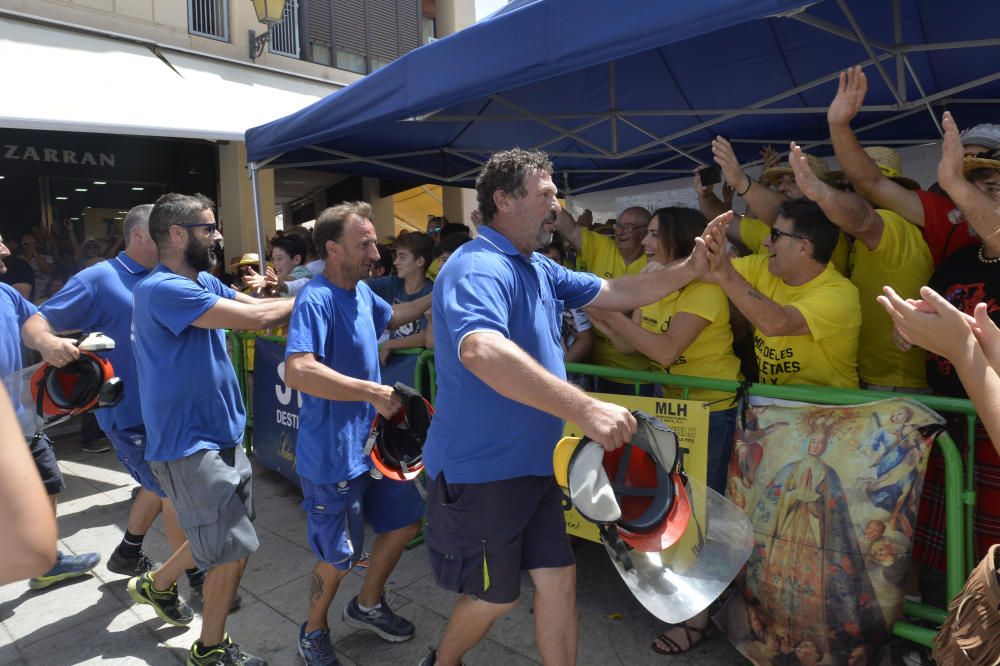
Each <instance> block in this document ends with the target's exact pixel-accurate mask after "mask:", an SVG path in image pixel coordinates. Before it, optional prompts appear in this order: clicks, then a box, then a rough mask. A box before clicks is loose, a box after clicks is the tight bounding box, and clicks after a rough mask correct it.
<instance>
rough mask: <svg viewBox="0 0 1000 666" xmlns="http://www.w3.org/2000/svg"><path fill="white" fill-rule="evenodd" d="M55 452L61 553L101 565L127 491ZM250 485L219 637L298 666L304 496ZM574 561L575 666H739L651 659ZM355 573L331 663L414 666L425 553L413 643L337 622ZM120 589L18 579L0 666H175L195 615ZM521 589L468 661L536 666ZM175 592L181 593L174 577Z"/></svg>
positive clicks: (727, 650) (108, 577)
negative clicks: (161, 613)
mask: <svg viewBox="0 0 1000 666" xmlns="http://www.w3.org/2000/svg"><path fill="white" fill-rule="evenodd" d="M56 449H57V453H58V456H59V459H60V461H61V463H60V464H61V465H62V469H63V472H64V474H65V476H66V482H67V484H68V488H67V490H66V491H65V492H64V493H63V494H62V495H61V496H60V504H59V537H60V548H61V549H63V550H64V551H70V552H73V553H80V552H85V551H92V550H93V551H97V552H99V553H101V554H102V556H103V557H105V558H106V557H107V555H108V554H110V552H111V550H112V549H113V548H114V547H115V546H116V545H117V544H118V542H119V541H120V539H121V536H122V534H123V533H124V528H125V524H126V521H127V516H128V508H129V502H130V498H131V491H132V488H133V487H134V486H135V484H134V482H133V481H132V479H131V478H130V477H129V476H128V475H127V474H126V473H125V472H124V471H122V469H121V467H120V466H119V465H118V462H117V459H116V458H115V456H114V454H113V453H110V452H109V453H102V454H85V453H82V452H80V449H79V440H78V437H77V435H76V434H75V433H74V432H72V430H70V431H68V432H65V431H64V434H63V435H61V436H60V437H58V438H57V445H56ZM254 483H255V485H254V490H255V496H256V497H255V501H256V507H257V515H258V518H257V522H256V527H257V531H258V535H259V537H260V543H261V547H260V550H259V551H258V552H257V553H255V554H254V556H253V557H251V558H250V562H249V565H248V566H247V571H246V575H245V576H244V578H243V581H242V585H241V587H240V593H241V594H242V596H243V606H242V608H241V609H240V610H239V611H238V612H236V613H234V614H233V615H231V616H230V620H229V623H228V625H227V628H228V631H229V633H230V635H231V636H232V638H233V640H235V641H236V642H238V643H240V644H241V645H242V646H243V647H244V648H246V649H247V650H248V651H249V652H251V653H253V654H256V655H258V656H260V657H264V658H266V659H267V660H268V661H269V662H270V664H272V666H286V665H287V666H292V665H295V664H301V660H300V658H299V656H298V653H297V651H296V639H297V637H298V628H299V624H300V623H301V622H302V621H303V620H304V618H305V609H306V599H307V595H308V590H309V582H310V572H311V570H312V566H313V564H314V563H315V559H314V557H313V555H312V552H311V551H310V550H309V548H308V544H307V542H306V527H305V517H304V514H303V512H302V511H301V509H300V508H299V506H298V503H299V501H300V500H301V496H300V495H299V492H298V489H297V488H296V487H294V486H293V485H292V484H291V483H289V482H288V481H286V480H285V479H284V478H283V477H281V476H279V475H277V474H275V473H272V472H269V471H268V470H264V469H262V468H259V467H255V478H254ZM159 526H160V524H159V521H157V523H156V526H155V527H154V529H153V530H152V531H151V532H150V534H149V535H147V537H146V541H145V544H144V549H145V550H146V552H147V553H148V554H149V555H150V556H151V557H153V558H155V559H163V558H165V557H166V556H167V555H168V551H169V549H168V547H167V544H166V540H165V538H164V536H163V533H162V531H161V530H160V529H159ZM369 537H370V535H369ZM368 543H369V544H370V543H371V541H370V539H369V541H368ZM577 558H578V577H579V583H578V591H577V594H578V607H579V615H580V651H579V663H580V664H582V665H590V664H593V665H598V664H600V665H602V666H603V665H605V664H628V665H630V666H631V665H636V664H665V663H670V664H671V665H676V666H684V665H687V664H712V665H713V666H728V665H730V664H732V665H737V664H743V663H744V661H743V659H742V658H741V657H740V656H739V654H738V653H737V652H736V651H735V650H734V649H733V648H732V647H730V646H729V644H728V643H727V642H726V641H725V639H723V638H721V637H718V636H716V637H713V638H711V639H709V640H707V641H705V642H704V643H702V644H701V645H699V646H697V647H696V648H695V649H693V650H692V651H691V652H689V653H687V654H685V655H682V656H675V657H664V656H660V655H657V654H655V653H654V652H652V651H651V650H650V647H649V645H650V642H651V640H652V638H653V636H654V635H655V634H656V633H657V631H659V630H661V629H662V627H661V625H660V623H659V622H658V621H657V620H655V619H654V618H653V617H652V616H650V615H649V614H648V613H647V612H646V611H645V610H643V608H642V607H641V606H640V605H639V604H638V602H636V601H635V600H634V599H633V598H632V597H631V595H630V594H629V593H628V591H627V590H626V588H625V586H624V585H623V584H622V583H621V581H620V579H619V578H618V576H617V574H616V573H615V572H614V570H613V568H612V567H611V564H610V562H609V561H608V559H607V556H606V555H605V553H604V551H603V548H601V547H600V546H598V545H596V544H589V543H581V544H579V546H578V549H577ZM363 575H364V573H363V570H355V571H354V572H352V573H351V574H350V575H348V576H347V577H346V578H345V579H344V582H343V584H342V585H341V589H340V591H339V592H338V595H337V598H336V599H335V600H334V606H333V607H332V608H331V613H330V615H331V617H330V625H331V634H332V640H333V643H334V647H335V649H336V652H337V656H338V658H339V659H340V661H341V663H343V664H345V665H351V664H358V665H368V664H398V665H409V664H416V663H417V662H418V661H419V660H420V659H421V658H422V657H423V656H424V655H425V654H426V652H427V648H428V647H429V646H431V645H434V644H435V643H436V641H437V639H438V638H439V637H440V635H441V633H442V632H443V630H444V627H445V624H446V622H447V617H448V614H449V612H450V610H451V606H452V604H453V603H454V600H455V596H454V595H452V594H451V593H448V592H445V591H442V590H441V589H439V588H438V587H437V586H436V585H435V584H434V580H433V578H432V576H431V575H430V571H429V569H428V566H427V562H426V553H425V551H424V547H423V546H419V547H416V548H414V549H412V550H410V551H407V552H406V553H404V555H403V558H402V560H401V562H400V564H399V566H398V567H397V568H396V571H395V572H394V573H393V575H392V577H391V578H390V580H389V585H388V590H387V593H388V598H389V603H390V605H391V606H392V607H393V609H394V610H396V611H397V612H398V613H399V614H401V615H403V616H404V617H406V618H407V619H409V620H411V621H412V622H413V623H414V624H415V625H416V627H417V635H416V637H415V638H414V639H413V640H412V641H409V642H407V643H401V644H400V643H397V644H390V643H385V642H383V641H381V640H380V639H378V638H377V637H376V636H374V635H373V634H370V633H367V632H362V631H357V630H354V629H351V628H349V627H347V626H346V625H344V624H343V623H342V622H341V621H340V617H339V616H340V610H341V608H342V607H343V605H344V604H345V603H346V602H347V601H348V600H349V599H350V598H351V597H352V596H353V595H354V594H356V593H357V591H358V590H359V589H360V586H361V580H362V576H363ZM126 580H127V579H126V578H125V577H123V576H119V575H117V574H113V573H111V572H109V571H108V570H107V569H106V568H105V567H104V563H103V561H102V563H101V564H100V565H98V567H97V568H96V569H95V570H94V572H93V575H91V576H85V577H82V578H77V579H74V580H70V581H65V582H63V583H61V584H59V585H56V586H53V587H52V588H49V589H48V590H42V591H39V592H33V591H31V590H29V589H28V585H27V582H21V583H14V584H11V585H7V586H4V587H0V665H7V664H12V665H13V664H17V665H32V666H35V665H37V666H63V665H70V664H97V663H101V664H164V665H168V664H171V665H173V664H178V663H183V661H184V660H185V659H186V657H187V653H188V650H189V648H190V646H191V643H192V642H194V640H195V639H196V638H197V636H198V631H199V627H200V618H199V617H196V618H195V620H194V622H193V623H192V624H191V626H190V627H187V628H180V627H171V626H169V625H164V624H163V623H162V622H160V620H159V619H158V618H157V617H156V615H155V614H154V613H153V611H152V609H150V608H149V607H148V606H138V605H135V604H133V603H132V601H131V599H129V596H128V593H127V592H126V590H125V583H126ZM523 590H524V593H523V595H522V598H521V603H520V604H519V605H518V607H517V608H516V609H515V610H514V611H513V612H511V613H510V614H508V615H507V616H506V617H504V618H502V619H501V620H500V621H499V622H497V624H496V626H494V627H493V629H492V631H491V632H490V634H489V636H488V637H487V639H486V640H485V641H484V642H483V643H481V644H480V645H479V646H478V647H477V648H476V649H475V650H474V651H472V652H471V653H469V654H468V655H467V656H466V659H465V661H466V663H467V664H469V665H470V666H473V665H479V666H484V665H491V666H492V665H494V664H503V665H505V666H506V665H511V666H521V665H525V666H527V665H530V664H538V663H540V660H539V656H538V650H537V649H536V647H535V640H534V627H533V622H532V615H531V599H532V589H531V582H530V579H529V578H528V576H527V575H525V576H524V582H523ZM181 596H182V597H184V598H186V597H187V588H186V581H183V580H182V582H181Z"/></svg>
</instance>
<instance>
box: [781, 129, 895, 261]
mask: <svg viewBox="0 0 1000 666" xmlns="http://www.w3.org/2000/svg"><path fill="white" fill-rule="evenodd" d="M791 147H792V152H791V155H789V157H788V163H789V164H791V165H792V171H794V172H795V182H796V183H797V184H798V186H799V189H800V190H802V194H804V195H806V196H807V197H808V198H810V199H812V200H813V201H815V202H816V203H818V204H819V207H820V208H822V209H823V212H824V213H825V214H826V216H827V217H828V218H830V221H831V222H833V223H834V224H836V225H837V226H838V227H840V229H841V231H843V232H844V233H846V234H850V235H852V236H854V237H855V238H856V239H858V240H859V241H861V242H862V243H864V245H865V247H867V248H868V249H869V250H874V249H875V248H877V247H878V244H879V243H880V242H881V241H882V230H883V226H884V223H883V222H882V218H881V217H880V216H879V214H878V213H876V212H875V210H874V209H873V208H872V207H871V206H870V205H869V204H868V202H867V201H865V200H864V199H862V198H861V196H860V195H859V194H856V193H854V192H844V191H841V190H838V189H836V188H834V187H830V186H829V185H827V184H826V183H824V182H823V181H821V180H820V179H819V178H817V177H816V174H814V173H813V172H812V169H810V168H809V163H808V162H806V158H805V155H803V154H802V149H801V148H799V147H798V146H797V145H795V143H794V142H792V146H791Z"/></svg>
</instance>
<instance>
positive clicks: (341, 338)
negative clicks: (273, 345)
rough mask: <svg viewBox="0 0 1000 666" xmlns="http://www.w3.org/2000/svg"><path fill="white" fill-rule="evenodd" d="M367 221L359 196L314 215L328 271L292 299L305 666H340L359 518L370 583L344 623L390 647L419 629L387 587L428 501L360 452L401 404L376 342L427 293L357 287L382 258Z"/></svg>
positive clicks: (413, 314)
mask: <svg viewBox="0 0 1000 666" xmlns="http://www.w3.org/2000/svg"><path fill="white" fill-rule="evenodd" d="M371 219H372V209H371V206H370V205H369V204H367V203H365V202H360V201H359V202H354V203H343V204H340V205H338V206H334V207H333V208H327V209H326V210H324V211H323V212H322V213H321V214H320V216H319V217H318V218H317V220H316V227H315V229H314V231H313V237H314V239H315V240H316V247H317V249H318V250H319V253H320V257H321V258H322V259H323V262H324V267H323V272H322V273H321V274H320V275H317V276H316V277H314V278H313V279H312V280H310V281H309V284H307V285H306V286H305V287H304V288H303V289H302V291H301V292H299V295H298V297H297V299H296V301H295V310H294V311H293V313H292V322H291V325H290V326H289V330H288V345H287V347H286V348H285V355H286V356H285V359H286V360H285V382H286V383H287V384H288V386H289V387H291V388H293V389H297V390H299V391H302V408H301V410H300V415H299V436H298V442H297V445H296V461H295V469H296V471H297V472H298V474H299V478H300V481H301V483H302V494H303V495H304V497H305V499H304V501H303V502H302V505H303V507H304V508H305V509H306V512H307V513H308V529H309V543H310V545H311V546H312V549H313V552H314V553H315V554H316V557H317V558H318V559H319V562H317V563H316V566H315V568H314V569H313V577H312V581H313V582H312V588H311V590H310V594H309V612H308V617H307V619H306V622H305V623H304V624H303V625H302V627H301V628H300V630H299V653H300V654H301V655H302V658H303V659H304V660H305V662H306V664H307V665H308V666H331V665H334V664H337V663H338V662H337V658H336V656H335V655H334V653H333V646H332V645H331V642H330V626H329V623H328V621H327V613H328V611H329V609H330V604H331V603H332V602H333V598H334V596H335V595H336V593H337V587H338V586H339V585H340V581H341V580H342V579H343V578H344V576H345V575H347V572H348V571H350V569H351V567H352V566H353V565H354V564H355V562H357V559H358V557H359V556H360V554H361V549H362V547H363V545H364V522H365V520H367V521H368V522H369V523H370V524H371V526H372V529H374V531H375V533H376V534H377V535H378V536H377V537H376V539H375V544H374V546H373V547H372V553H371V557H370V559H369V561H370V565H369V567H368V571H367V573H366V574H365V582H364V583H363V584H362V586H361V591H360V592H359V593H358V595H357V596H356V597H354V598H353V599H351V601H349V602H348V604H347V606H346V607H345V608H344V612H343V620H344V622H345V623H347V624H348V625H350V626H353V627H356V628H359V629H366V630H369V631H373V632H375V633H376V634H378V635H379V636H380V637H381V638H383V639H385V640H387V641H392V642H400V641H406V640H409V639H410V638H412V637H413V631H414V629H413V623H412V622H410V621H408V620H405V619H403V618H401V617H399V616H398V615H396V614H395V613H394V612H393V611H392V609H391V608H389V604H388V603H386V600H385V595H384V587H385V582H386V580H388V578H389V574H391V573H392V570H393V568H394V567H395V566H396V562H398V561H399V557H400V555H402V553H403V548H404V547H405V546H406V544H407V543H409V541H410V540H411V539H413V537H414V536H416V534H417V532H418V531H419V529H420V523H419V521H420V518H421V517H422V516H423V514H424V504H423V501H422V500H421V498H420V495H419V493H418V492H417V490H416V489H415V488H414V486H413V484H412V483H408V482H406V483H404V482H399V481H393V480H390V479H385V478H379V479H375V478H373V477H372V475H371V474H370V471H371V469H372V461H371V458H370V457H369V456H366V455H365V453H364V448H365V442H366V440H367V439H368V434H369V432H370V431H371V426H372V420H373V418H374V417H375V412H376V411H377V412H378V413H379V414H382V415H383V416H385V417H387V418H389V417H392V416H393V415H394V414H395V413H396V411H398V410H399V408H400V406H401V404H402V402H401V400H400V399H399V397H398V396H397V395H396V393H395V392H394V391H393V389H392V388H391V387H389V386H384V385H382V383H381V377H380V372H379V349H378V337H379V336H380V335H381V334H382V332H383V331H385V330H386V329H391V328H396V327H399V326H402V325H404V324H407V323H409V322H411V321H414V320H415V319H417V318H418V317H420V316H421V315H422V314H423V313H424V312H425V311H426V310H427V308H428V307H429V306H430V300H431V295H430V294H426V295H424V296H421V297H418V298H416V299H414V300H411V301H407V302H401V303H397V304H395V305H391V306H390V305H389V303H387V302H386V301H385V300H383V299H382V298H380V297H379V296H377V295H376V294H375V293H374V292H373V291H372V289H371V288H370V287H369V286H368V284H366V283H365V282H364V278H366V277H368V275H369V274H370V273H371V268H372V265H373V264H374V263H375V262H377V261H378V259H379V253H378V249H377V248H376V240H377V239H376V236H375V227H374V226H372V223H371Z"/></svg>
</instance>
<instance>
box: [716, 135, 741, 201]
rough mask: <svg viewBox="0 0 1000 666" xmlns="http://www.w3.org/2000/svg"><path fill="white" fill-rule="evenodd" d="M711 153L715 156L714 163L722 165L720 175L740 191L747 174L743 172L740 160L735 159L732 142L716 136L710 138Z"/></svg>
mask: <svg viewBox="0 0 1000 666" xmlns="http://www.w3.org/2000/svg"><path fill="white" fill-rule="evenodd" d="M712 155H714V156H715V163H716V164H718V165H719V166H720V167H722V175H723V176H725V177H726V182H727V183H729V186H730V187H732V188H733V189H735V190H736V191H737V192H742V191H743V189H744V188H746V185H747V175H746V174H745V173H743V167H741V166H740V161H739V160H738V159H736V152H735V151H734V150H733V146H732V144H730V143H729V142H728V141H726V140H725V139H723V138H722V137H721V136H717V137H715V138H714V139H713V140H712Z"/></svg>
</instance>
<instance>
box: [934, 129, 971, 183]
mask: <svg viewBox="0 0 1000 666" xmlns="http://www.w3.org/2000/svg"><path fill="white" fill-rule="evenodd" d="M941 129H942V130H944V141H942V142H941V161H940V162H939V163H938V183H939V184H940V185H941V187H943V188H944V190H945V191H946V192H947V191H948V190H949V189H950V188H951V187H953V186H954V185H955V184H956V183H962V182H965V175H964V174H963V173H962V161H963V158H964V156H965V155H964V151H963V149H962V139H961V138H960V136H959V133H958V125H956V124H955V119H954V118H953V117H952V115H951V111H945V112H944V115H943V116H942V117H941Z"/></svg>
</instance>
